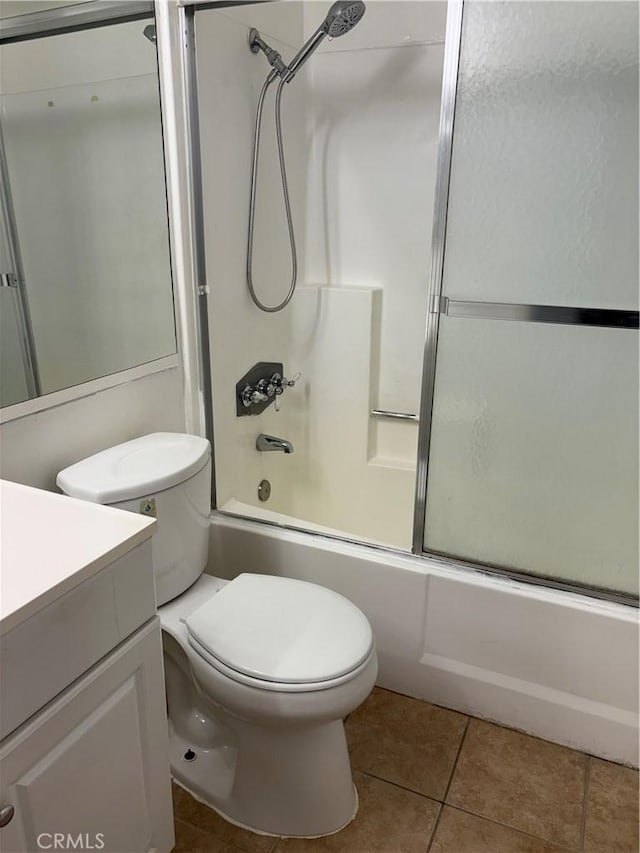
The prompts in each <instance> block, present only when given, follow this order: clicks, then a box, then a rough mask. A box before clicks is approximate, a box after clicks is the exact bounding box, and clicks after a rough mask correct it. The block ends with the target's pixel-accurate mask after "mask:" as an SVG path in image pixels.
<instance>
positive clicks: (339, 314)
mask: <svg viewBox="0 0 640 853" xmlns="http://www.w3.org/2000/svg"><path fill="white" fill-rule="evenodd" d="M329 6H330V3H324V2H322V3H318V2H312V3H298V2H290V3H276V4H273V5H267V6H264V7H254V6H250V7H247V8H242V7H234V8H233V9H225V10H223V11H219V10H199V11H197V12H196V35H197V45H198V49H197V64H198V77H199V91H198V96H199V111H200V126H201V149H202V158H203V186H204V215H205V228H206V233H207V240H206V252H207V266H208V269H209V270H215V275H212V274H210V281H209V285H210V288H211V302H210V304H211V311H210V332H211V344H212V359H211V360H212V377H213V393H214V397H215V400H216V404H215V406H214V421H215V422H214V432H215V437H216V446H217V448H218V449H219V450H221V451H222V452H220V453H218V458H217V460H216V488H217V503H218V505H219V506H224V505H227V506H228V507H231V506H233V505H232V504H228V503H227V502H228V501H233V500H235V501H239V502H241V503H243V504H246V505H258V501H257V494H256V492H257V487H258V484H259V482H260V480H261V479H263V478H267V479H269V480H270V482H271V485H272V493H271V495H272V496H271V498H270V500H269V503H268V504H266V505H265V508H268V509H269V510H273V511H276V512H281V513H284V514H286V515H289V516H292V517H296V516H297V517H298V518H300V519H304V521H305V522H306V521H310V522H312V523H314V524H320V525H323V526H329V527H333V528H336V529H338V530H346V531H348V532H349V534H350V535H353V536H356V537H363V538H367V539H377V540H381V541H384V542H386V543H389V544H393V545H396V546H398V547H409V544H410V541H411V515H412V506H413V496H414V480H415V475H414V470H415V459H416V441H417V424H416V423H415V422H399V423H398V422H389V421H381V420H373V419H371V418H370V411H371V409H373V408H381V409H391V410H397V411H403V412H414V413H417V411H418V407H419V394H420V384H421V383H420V374H421V367H422V350H423V345H424V316H425V310H426V293H427V281H428V275H429V265H430V241H431V218H432V207H433V187H434V183H435V164H436V145H437V134H438V121H439V110H440V87H441V71H442V58H443V39H444V18H445V8H446V4H444V3H413V2H395V0H393V2H375V3H370V4H369V5H368V7H367V11H366V14H365V16H364V17H363V19H362V21H361V22H360V23H359V24H358V26H357V27H355V28H354V29H353V31H352V32H350V33H348V34H347V35H345V36H344V38H339V39H334V40H333V41H329V40H326V41H325V42H323V44H322V45H321V47H320V49H319V50H318V52H317V54H315V55H314V56H313V57H312V58H311V59H310V60H309V62H308V63H307V64H306V65H305V66H304V69H303V70H302V71H301V73H300V74H299V75H297V77H296V79H295V81H294V82H293V83H292V84H291V85H290V86H287V87H286V89H285V92H284V97H283V124H284V135H285V152H286V156H287V167H288V178H289V187H290V190H291V194H292V207H293V213H294V224H295V231H296V238H297V243H298V256H299V283H298V287H299V289H298V291H297V292H296V294H295V296H294V298H293V300H292V303H291V305H290V306H288V307H287V308H286V309H285V310H284V311H282V312H280V313H279V314H275V315H269V314H263V313H260V312H259V311H258V310H257V309H256V308H255V306H253V304H252V303H251V301H250V299H249V296H248V293H247V286H246V281H245V253H246V230H247V218H248V212H247V208H248V197H249V172H250V169H249V166H250V163H251V153H252V151H251V144H252V140H253V121H254V116H255V107H256V101H257V97H258V92H259V88H260V86H261V84H262V81H263V80H264V78H265V76H266V73H267V71H268V65H267V64H266V62H265V61H264V57H263V56H262V55H260V56H255V55H253V54H251V53H250V52H249V51H248V49H247V47H246V38H247V31H248V27H249V26H250V25H253V26H256V27H258V28H259V29H260V30H261V32H262V33H263V36H264V37H265V38H267V39H268V40H270V41H271V42H273V44H274V46H275V47H276V48H277V49H278V50H279V51H280V52H281V53H282V55H283V57H284V58H285V60H287V59H290V58H291V57H292V56H293V55H294V53H295V52H296V51H297V50H298V49H299V47H300V46H301V44H302V43H303V42H304V40H305V38H306V37H308V36H309V35H310V34H311V31H312V30H315V28H317V26H318V24H319V22H320V21H322V19H323V16H324V15H325V14H326V12H327V11H328V8H329ZM231 69H233V71H231ZM345 83H346V85H347V89H346V90H345ZM271 112H272V107H271V104H270V103H268V104H267V107H266V110H265V117H266V118H267V119H268V120H266V121H265V126H264V128H263V135H262V139H263V148H262V149H261V157H260V175H261V178H260V183H259V186H258V206H257V213H256V248H255V254H254V279H255V281H256V283H257V290H258V293H259V294H261V298H262V299H263V300H264V301H266V302H267V303H275V302H276V301H278V297H280V298H281V297H282V296H283V295H284V293H285V292H286V284H287V283H288V281H289V276H290V267H289V247H288V238H287V234H286V227H285V220H284V217H283V211H282V209H281V207H282V205H281V201H280V198H281V191H280V186H279V182H280V178H279V172H278V167H277V159H276V154H275V146H274V130H273V126H272V118H271ZM225 188H227V189H225ZM222 199H224V203H221V200H222ZM266 360H273V361H282V362H283V363H284V366H285V372H286V374H287V375H291V374H293V373H296V372H297V371H301V372H302V379H301V381H300V382H299V383H298V385H297V386H296V388H294V389H291V390H290V391H288V392H287V395H285V397H284V398H283V400H282V411H281V412H280V413H279V414H275V412H274V411H273V408H272V407H270V408H269V409H267V410H266V411H265V412H264V413H262V414H261V415H259V416H257V417H246V418H237V417H236V415H235V406H234V400H233V390H234V387H235V382H236V381H237V380H238V379H239V378H240V376H242V375H243V374H244V373H245V372H246V370H247V369H248V368H249V367H250V366H251V365H252V364H253V363H255V362H257V361H266ZM260 432H264V433H271V434H274V435H278V436H282V437H284V438H286V439H288V440H290V441H291V442H292V443H293V444H294V447H295V453H294V454H293V455H291V456H288V457H287V458H286V459H284V458H283V457H282V455H281V454H275V453H273V454H260V453H258V452H257V451H256V450H255V438H256V436H257V435H258V433H260ZM383 504H384V506H385V508H386V509H385V511H384V512H383V511H382V510H381V507H382V505H383ZM261 508H262V507H261Z"/></svg>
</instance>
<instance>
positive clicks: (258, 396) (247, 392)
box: [240, 385, 269, 409]
mask: <svg viewBox="0 0 640 853" xmlns="http://www.w3.org/2000/svg"><path fill="white" fill-rule="evenodd" d="M240 399H241V400H242V405H243V406H244V407H245V408H247V409H248V408H249V406H251V405H253V404H254V403H264V402H265V400H268V399H269V397H268V396H267V395H266V394H265V393H263V392H262V391H260V390H258V388H252V387H251V385H246V386H245V387H244V389H243V390H242V393H241V395H240Z"/></svg>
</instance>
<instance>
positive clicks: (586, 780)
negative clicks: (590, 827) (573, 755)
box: [580, 756, 593, 850]
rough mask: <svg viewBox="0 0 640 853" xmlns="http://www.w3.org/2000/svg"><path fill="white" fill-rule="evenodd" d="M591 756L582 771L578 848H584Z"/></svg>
mask: <svg viewBox="0 0 640 853" xmlns="http://www.w3.org/2000/svg"><path fill="white" fill-rule="evenodd" d="M592 763H593V758H592V757H591V756H588V761H587V767H586V769H585V771H584V800H583V802H582V825H581V827H580V850H584V843H585V835H586V832H587V813H588V811H589V790H590V788H591V765H592Z"/></svg>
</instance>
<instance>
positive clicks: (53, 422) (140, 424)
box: [0, 367, 185, 491]
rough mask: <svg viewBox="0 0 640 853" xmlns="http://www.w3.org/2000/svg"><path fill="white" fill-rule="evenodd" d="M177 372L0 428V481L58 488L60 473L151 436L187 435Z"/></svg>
mask: <svg viewBox="0 0 640 853" xmlns="http://www.w3.org/2000/svg"><path fill="white" fill-rule="evenodd" d="M184 429H185V423H184V409H183V397H182V378H181V372H180V368H179V367H174V368H171V369H169V370H164V371H162V372H160V373H154V374H151V375H149V376H144V377H142V378H141V379H136V380H135V381H133V382H127V383H125V384H124V385H117V386H115V387H113V388H108V389H107V390H105V391H99V392H97V393H95V394H92V395H91V396H89V397H82V398H80V399H78V400H73V401H71V402H68V403H64V404H62V405H60V406H57V407H56V408H52V409H45V410H44V411H42V412H37V413H36V414H32V415H26V416H25V417H23V418H19V419H17V420H14V421H8V422H7V423H4V424H2V425H1V426H0V477H2V479H5V480H12V481H13V482H16V483H25V484H26V485H28V486H35V487H37V488H41V489H49V490H52V491H54V490H55V489H56V485H55V482H56V474H57V473H58V471H60V470H61V469H62V468H65V467H66V466H67V465H70V464H71V463H73V462H77V461H78V460H79V459H84V458H85V457H86V456H90V455H91V454H92V453H97V452H98V451H99V450H104V449H105V448H107V447H112V446H113V445H115V444H119V443H120V442H123V441H128V440H129V439H131V438H136V437H137V436H139V435H144V434H145V433H149V432H163V431H167V432H184Z"/></svg>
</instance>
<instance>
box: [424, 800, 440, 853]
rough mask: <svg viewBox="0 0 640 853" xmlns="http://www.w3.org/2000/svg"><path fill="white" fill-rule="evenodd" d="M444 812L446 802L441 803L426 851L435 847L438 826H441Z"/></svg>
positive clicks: (427, 852)
mask: <svg viewBox="0 0 640 853" xmlns="http://www.w3.org/2000/svg"><path fill="white" fill-rule="evenodd" d="M443 812H444V803H440V810H439V812H438V817H437V818H436V822H435V823H434V824H433V829H432V831H431V838H430V839H429V841H428V842H427V849H426V850H425V853H429V851H430V850H431V848H432V847H433V842H434V841H435V838H436V833H437V831H438V827H439V826H440V818H441V817H442V813H443Z"/></svg>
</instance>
